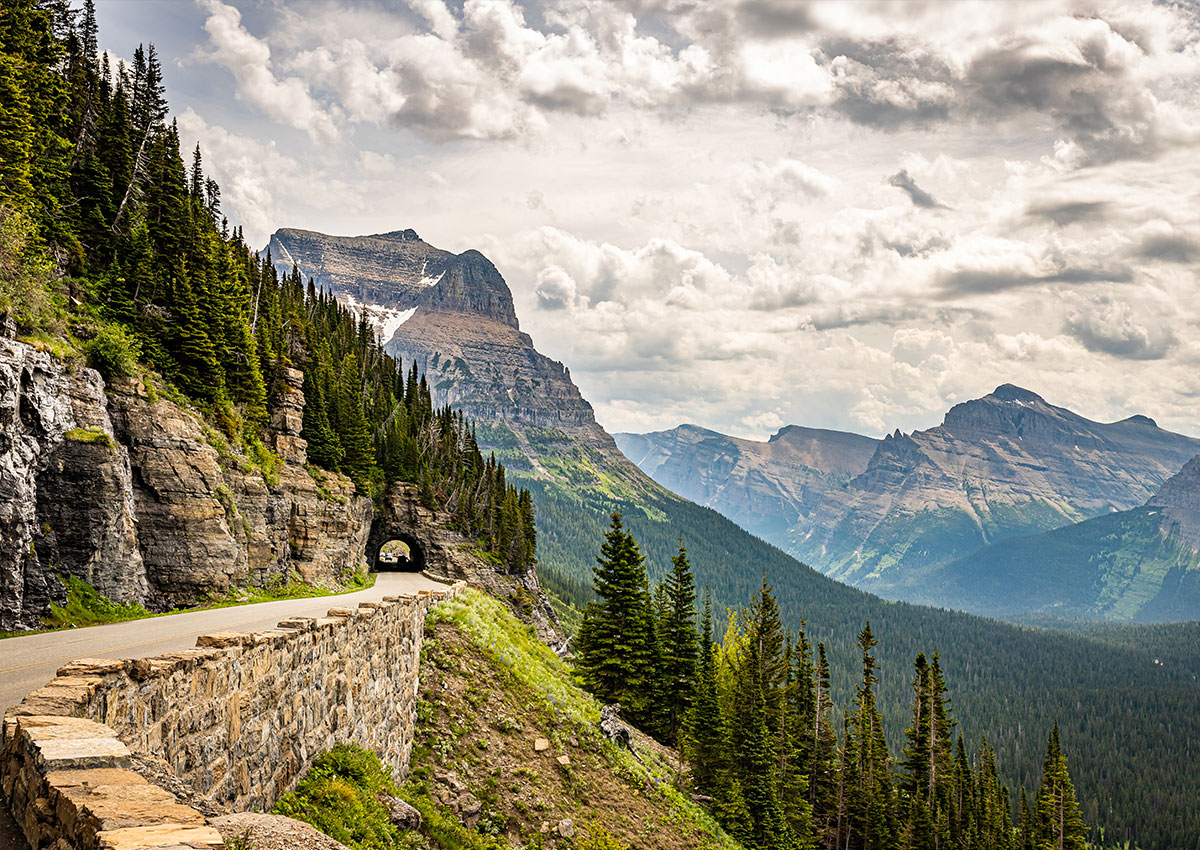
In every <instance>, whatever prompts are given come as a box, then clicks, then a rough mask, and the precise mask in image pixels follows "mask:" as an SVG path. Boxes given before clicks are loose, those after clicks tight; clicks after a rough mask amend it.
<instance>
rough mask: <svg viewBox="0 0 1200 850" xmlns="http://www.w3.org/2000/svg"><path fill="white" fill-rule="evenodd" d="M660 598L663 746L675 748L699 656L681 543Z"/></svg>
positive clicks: (693, 605)
mask: <svg viewBox="0 0 1200 850" xmlns="http://www.w3.org/2000/svg"><path fill="white" fill-rule="evenodd" d="M659 588H661V590H662V594H663V604H662V610H661V612H660V613H659V617H658V621H659V629H658V648H659V656H660V661H659V682H660V683H661V691H662V699H663V703H664V705H665V707H666V718H665V721H666V725H665V729H664V732H665V743H667V744H668V745H670V746H676V745H677V744H678V741H679V733H680V728H681V726H682V724H683V721H684V717H685V716H686V714H687V711H688V708H689V707H690V706H691V703H692V693H693V689H694V688H695V684H696V662H697V658H698V656H699V646H698V643H699V641H698V638H697V635H696V625H695V623H696V585H695V580H694V579H693V578H692V565H691V563H690V562H689V561H688V557H687V550H686V549H684V548H683V541H682V540H680V542H679V553H678V554H677V555H676V556H675V557H674V558H672V559H671V570H670V572H668V573H667V574H666V577H665V578H664V579H663V581H662V583H661V584H660V585H659Z"/></svg>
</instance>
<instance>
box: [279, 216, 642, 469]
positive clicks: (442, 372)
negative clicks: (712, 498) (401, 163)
mask: <svg viewBox="0 0 1200 850" xmlns="http://www.w3.org/2000/svg"><path fill="white" fill-rule="evenodd" d="M270 250H271V254H272V258H273V260H274V262H275V265H276V268H277V269H278V270H279V271H280V273H288V272H290V271H291V269H292V265H293V263H295V264H296V266H297V267H298V268H299V270H300V273H301V274H302V275H304V276H305V277H312V278H313V279H314V281H316V282H317V283H318V285H320V286H322V287H324V288H326V289H327V290H329V291H331V292H333V293H334V294H335V295H337V296H338V297H339V298H340V299H341V300H343V301H344V302H345V303H346V304H348V305H349V306H351V307H353V308H354V309H355V310H356V311H358V312H359V313H360V314H361V315H364V316H366V317H367V318H368V320H370V321H372V322H373V323H374V324H375V326H376V328H378V329H379V332H380V334H381V336H382V337H383V339H384V341H385V342H386V345H387V349H388V350H389V351H390V352H392V353H394V354H399V355H400V356H401V357H402V358H404V360H406V361H409V362H412V361H415V362H416V363H417V364H418V366H419V367H420V368H421V369H422V371H424V372H425V374H426V376H427V379H428V381H429V385H430V389H431V390H432V392H433V396H434V401H435V402H436V403H437V404H452V405H454V406H455V407H456V408H458V409H461V410H463V411H464V412H465V413H466V414H467V415H468V416H470V417H471V418H472V419H474V420H475V421H476V423H477V427H478V429H479V442H480V445H481V446H483V447H485V448H487V449H490V450H494V451H496V452H497V454H498V456H499V457H500V458H501V460H503V461H504V463H505V465H506V466H507V467H508V468H509V469H510V471H515V472H517V473H518V474H520V473H521V472H525V473H527V474H534V475H540V476H542V477H543V478H547V479H555V480H566V479H567V478H571V480H572V482H573V483H578V480H579V478H580V476H583V477H588V478H590V480H591V481H592V482H593V483H596V484H599V483H600V481H601V475H600V474H599V470H600V468H605V469H606V470H607V471H608V474H615V475H616V477H617V478H619V479H621V480H622V482H623V485H624V487H626V488H634V489H636V488H638V487H639V486H644V485H645V484H648V483H649V482H646V481H645V479H644V476H641V475H639V474H637V471H636V470H635V469H633V468H632V466H631V465H630V464H628V463H627V462H625V460H624V457H623V456H622V455H621V453H620V451H619V450H618V449H617V447H616V443H614V442H613V439H612V437H610V436H609V435H608V433H607V432H606V431H605V430H604V429H603V428H601V427H600V426H599V425H598V424H597V423H596V417H595V414H594V412H593V410H592V406H591V405H590V404H588V402H587V401H586V400H585V399H584V398H583V396H582V395H580V393H579V389H578V387H576V386H575V384H574V383H573V382H572V381H571V374H570V372H569V371H568V370H567V368H566V367H565V366H564V365H563V364H562V363H559V362H558V361H555V360H551V359H550V358H549V357H546V356H545V355H543V354H541V353H540V352H539V351H538V350H537V349H536V348H535V347H534V345H533V340H532V339H531V338H530V336H529V335H528V334H525V333H522V332H521V330H520V323H519V322H518V321H517V317H516V311H515V308H514V306H513V300H512V293H511V292H510V291H509V289H508V285H507V284H506V283H505V281H504V278H503V277H502V276H501V275H500V272H499V271H497V270H496V267H495V266H493V265H492V264H491V262H489V261H488V260H487V258H485V257H484V256H483V255H482V254H480V253H479V252H478V251H466V252H464V253H463V254H459V255H454V254H450V253H449V252H446V251H442V250H439V249H437V248H434V247H432V246H431V245H428V244H427V243H425V242H423V241H421V240H420V238H419V237H418V236H417V234H416V233H414V232H413V231H412V230H403V231H396V232H393V233H384V234H379V235H377V236H361V237H335V236H325V235H323V234H319V233H312V232H310V231H302V230H292V229H286V228H285V229H282V230H279V231H277V232H276V233H275V235H274V236H272V237H271V243H270ZM567 467H569V470H568V469H567ZM589 467H590V468H591V470H592V472H588V469H589ZM568 473H569V474H568ZM651 486H652V485H651Z"/></svg>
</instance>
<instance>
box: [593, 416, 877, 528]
mask: <svg viewBox="0 0 1200 850" xmlns="http://www.w3.org/2000/svg"><path fill="white" fill-rule="evenodd" d="M613 437H614V438H615V439H616V441H617V445H618V446H619V447H620V449H621V451H622V452H624V454H625V456H626V457H628V458H629V459H630V460H632V461H633V462H634V463H636V464H637V465H638V467H639V468H640V469H641V470H642V471H643V472H645V473H646V474H647V475H649V476H650V477H651V478H653V479H654V480H655V481H657V482H658V483H659V484H661V485H663V486H664V487H666V488H667V489H668V490H671V491H673V492H675V493H678V494H679V495H680V496H683V497H684V498H685V499H690V500H691V501H693V502H695V503H696V504H699V505H704V506H705V507H709V508H712V509H713V510H715V511H717V512H718V513H721V514H723V515H725V516H727V517H729V518H730V519H731V520H733V521H734V522H736V523H737V524H738V525H740V526H742V528H745V529H746V530H747V531H750V532H753V533H754V534H757V535H759V536H760V537H764V538H766V539H768V540H770V539H772V537H773V536H774V535H778V534H781V533H783V532H785V531H786V530H787V529H789V528H791V527H793V526H795V525H796V524H797V523H798V522H801V521H802V520H804V519H805V518H806V517H807V516H808V514H809V512H810V511H811V510H812V509H813V507H814V506H815V505H816V504H817V503H818V502H819V501H820V498H821V496H822V495H823V494H824V493H825V491H826V490H828V489H830V488H832V487H836V486H839V485H841V484H844V483H845V482H847V481H848V480H850V479H851V478H853V477H854V476H856V475H858V474H859V473H861V472H863V471H864V470H865V469H866V468H867V464H868V462H870V460H871V455H872V454H874V452H875V447H876V445H877V444H878V442H879V441H878V440H873V439H871V438H870V437H863V436H860V435H858V434H849V433H846V432H843V431H826V430H822V429H818V428H803V427H800V426H798V425H788V426H787V427H785V428H782V429H780V431H779V432H778V433H777V434H775V435H774V436H773V437H771V439H770V440H768V441H767V442H765V443H764V442H761V441H757V440H743V439H740V438H738V437H729V436H726V435H724V434H719V433H717V432H716V431H710V430H708V429H706V428H701V427H699V426H697V425H680V426H679V427H678V428H673V429H671V430H670V431H655V432H653V433H650V434H614V435H613Z"/></svg>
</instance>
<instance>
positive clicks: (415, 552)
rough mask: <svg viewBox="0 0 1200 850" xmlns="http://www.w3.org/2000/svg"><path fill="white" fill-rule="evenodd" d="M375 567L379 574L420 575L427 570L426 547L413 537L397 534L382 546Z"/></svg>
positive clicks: (376, 557)
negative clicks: (402, 573) (403, 573)
mask: <svg viewBox="0 0 1200 850" xmlns="http://www.w3.org/2000/svg"><path fill="white" fill-rule="evenodd" d="M373 567H374V569H375V572H378V573H384V572H408V573H419V572H421V570H423V569H425V547H423V546H422V545H421V541H419V540H417V538H415V537H413V536H412V535H409V534H397V535H395V536H393V537H390V538H389V539H387V540H386V541H384V543H383V544H382V545H380V547H379V552H378V554H377V555H376V556H375V563H374V565H373Z"/></svg>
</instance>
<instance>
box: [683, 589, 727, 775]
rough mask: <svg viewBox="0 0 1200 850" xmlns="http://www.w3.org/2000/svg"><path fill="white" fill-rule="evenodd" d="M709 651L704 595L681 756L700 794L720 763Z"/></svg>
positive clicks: (714, 682)
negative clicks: (697, 649)
mask: <svg viewBox="0 0 1200 850" xmlns="http://www.w3.org/2000/svg"><path fill="white" fill-rule="evenodd" d="M714 652H715V648H714V647H713V633H712V597H711V596H710V595H709V592H708V590H707V588H706V589H705V591H704V616H703V619H702V621H701V626H700V645H699V663H698V665H697V674H696V691H695V699H694V700H693V701H692V704H691V706H690V707H689V709H688V712H687V715H686V718H687V722H686V738H685V741H684V752H685V753H686V754H687V758H688V762H689V764H691V767H692V779H693V781H694V782H695V784H696V788H698V789H699V790H700V791H701V792H702V793H706V794H710V793H712V791H713V789H714V788H715V787H716V784H717V775H718V772H719V769H720V763H721V747H722V743H723V742H722V740H721V707H720V704H719V703H718V701H717V662H716V657H715V654H714Z"/></svg>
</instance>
